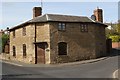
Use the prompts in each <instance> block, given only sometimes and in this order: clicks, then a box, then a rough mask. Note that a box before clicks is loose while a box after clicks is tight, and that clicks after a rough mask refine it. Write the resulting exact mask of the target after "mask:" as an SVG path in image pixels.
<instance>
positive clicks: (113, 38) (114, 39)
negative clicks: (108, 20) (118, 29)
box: [109, 35, 120, 42]
mask: <svg viewBox="0 0 120 80" xmlns="http://www.w3.org/2000/svg"><path fill="white" fill-rule="evenodd" d="M109 38H110V39H112V42H119V41H120V36H119V35H115V36H109Z"/></svg>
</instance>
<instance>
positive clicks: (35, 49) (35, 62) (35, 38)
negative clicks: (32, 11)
mask: <svg viewBox="0 0 120 80" xmlns="http://www.w3.org/2000/svg"><path fill="white" fill-rule="evenodd" d="M34 43H35V64H37V46H36V23H35V39H34Z"/></svg>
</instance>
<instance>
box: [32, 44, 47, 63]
mask: <svg viewBox="0 0 120 80" xmlns="http://www.w3.org/2000/svg"><path fill="white" fill-rule="evenodd" d="M34 44H35V64H38V60H37V56H38V55H37V46H38V44H44V45H45V50H46V48H47V47H48V43H47V42H35V43H34ZM45 53H46V51H45ZM45 53H44V57H45ZM45 63H46V59H45V58H44V64H45Z"/></svg>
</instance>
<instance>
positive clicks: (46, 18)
mask: <svg viewBox="0 0 120 80" xmlns="http://www.w3.org/2000/svg"><path fill="white" fill-rule="evenodd" d="M92 18H93V19H91V18H88V17H83V16H71V15H58V14H44V15H42V8H41V7H34V8H33V19H31V20H29V21H27V22H25V23H22V24H20V25H18V26H15V27H13V28H11V29H10V59H12V60H17V61H22V62H26V63H35V64H37V63H40V64H41V63H42V64H54V63H63V62H73V61H79V60H86V59H93V58H97V57H101V56H105V55H106V37H105V27H107V26H106V25H104V24H103V23H102V21H103V17H102V9H99V8H98V9H95V10H94V15H93V16H92Z"/></svg>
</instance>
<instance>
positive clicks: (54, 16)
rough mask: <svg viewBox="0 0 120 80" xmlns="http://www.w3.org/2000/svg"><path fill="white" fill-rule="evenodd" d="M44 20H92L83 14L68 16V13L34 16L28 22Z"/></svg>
mask: <svg viewBox="0 0 120 80" xmlns="http://www.w3.org/2000/svg"><path fill="white" fill-rule="evenodd" d="M45 21H62V22H93V21H92V20H90V19H89V18H88V17H83V16H70V15H58V14H45V15H43V16H39V17H36V18H34V19H32V20H30V21H29V22H45Z"/></svg>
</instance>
